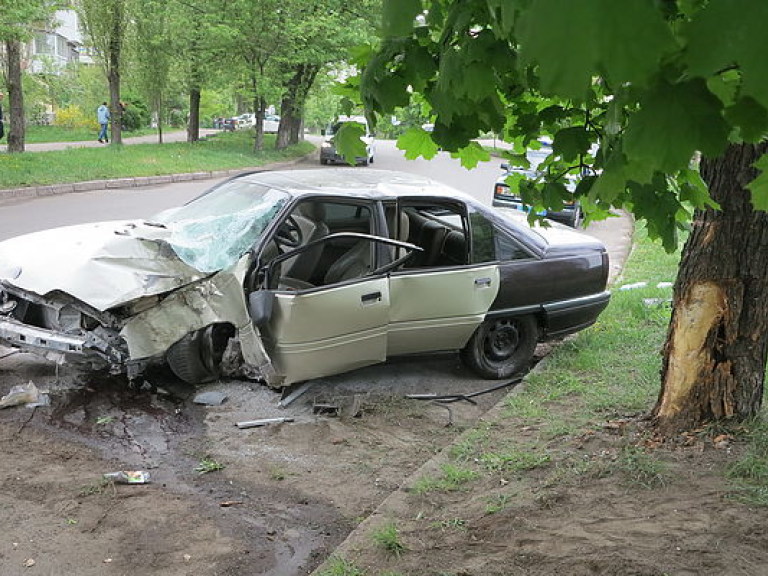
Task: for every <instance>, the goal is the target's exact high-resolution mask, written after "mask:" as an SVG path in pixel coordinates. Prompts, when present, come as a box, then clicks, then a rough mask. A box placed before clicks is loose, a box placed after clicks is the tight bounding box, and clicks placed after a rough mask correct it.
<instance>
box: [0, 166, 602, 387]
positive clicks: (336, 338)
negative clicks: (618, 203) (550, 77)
mask: <svg viewBox="0 0 768 576" xmlns="http://www.w3.org/2000/svg"><path fill="white" fill-rule="evenodd" d="M607 278H608V255H607V253H606V250H605V247H604V246H603V245H602V244H601V243H600V242H599V241H597V240H595V239H593V238H591V237H589V236H586V235H584V234H581V233H579V232H576V231H573V230H569V229H567V228H566V227H564V226H559V225H556V224H553V225H551V226H549V227H539V226H536V227H531V226H529V225H528V223H527V222H526V221H525V215H524V214H520V213H516V212H515V211H514V210H505V209H498V210H497V209H492V208H488V207H486V206H483V205H482V204H480V203H478V202H477V201H475V200H473V199H472V198H470V197H468V196H465V195H463V194H461V193H459V192H456V191H455V190H453V189H451V188H449V187H446V186H444V185H442V184H439V183H437V182H434V181H431V180H428V179H425V178H421V177H417V176H412V175H409V174H403V173H396V172H388V171H379V170H370V171H364V172H359V171H352V170H347V169H332V170H296V171H284V172H257V173H251V174H245V175H242V176H238V177H235V178H232V179H230V180H227V181H225V182H223V183H221V184H219V185H218V186H216V187H214V188H212V189H211V190H209V191H208V192H206V193H204V194H203V195H201V196H199V197H198V198H196V199H195V200H192V201H191V202H189V203H187V204H186V205H184V206H181V207H179V208H175V209H172V210H169V211H166V212H163V213H161V214H159V215H157V216H155V217H152V218H149V219H146V220H137V221H129V222H105V223H96V224H84V225H77V226H69V227H64V228H57V229H52V230H47V231H44V232H37V233H33V234H27V235H24V236H20V237H17V238H12V239H10V240H6V241H4V242H2V243H0V344H2V345H5V346H10V347H14V348H18V349H21V350H24V351H27V352H33V353H36V354H40V355H42V356H45V357H47V358H49V359H51V360H54V361H56V362H59V363H71V364H75V363H76V364H79V365H84V366H85V367H88V368H92V369H109V370H111V371H112V372H113V373H124V374H127V376H128V378H129V379H130V380H133V379H136V378H138V377H139V376H140V375H141V374H142V373H143V372H144V371H145V370H146V369H147V368H148V367H149V366H151V365H154V364H159V363H163V362H165V363H167V364H168V365H169V366H170V368H171V370H172V371H173V372H174V373H175V374H176V375H177V376H178V377H179V378H181V379H182V380H184V381H186V382H189V383H193V384H196V383H202V382H207V381H210V380H213V379H216V378H218V377H220V375H221V373H222V370H223V369H226V371H227V373H237V374H241V375H245V376H248V377H250V378H253V379H258V380H261V381H263V382H266V383H267V384H269V385H271V386H274V387H280V386H287V385H290V384H293V383H296V382H300V381H304V380H308V379H311V378H318V377H321V376H327V375H332V374H338V373H341V372H345V371H349V370H353V369H356V368H359V367H362V366H367V365H370V364H374V363H378V362H383V361H385V360H386V359H387V357H390V356H395V355H403V354H421V353H428V352H436V351H450V350H456V351H460V353H461V358H462V360H463V361H464V362H465V363H466V365H467V366H468V367H469V368H471V369H472V370H473V371H474V372H476V373H477V374H479V375H480V376H482V377H485V378H506V377H510V376H512V375H516V374H518V373H521V372H523V371H525V370H526V369H527V368H528V366H529V364H530V361H531V359H532V356H533V352H534V349H535V347H536V344H537V343H538V342H540V341H543V340H546V339H551V338H555V337H559V336H563V335H565V334H569V333H572V332H576V331H578V330H581V329H583V328H586V327H587V326H590V325H591V324H593V323H594V322H595V320H596V319H597V317H598V315H599V314H600V312H601V311H602V310H603V309H604V308H605V306H606V305H607V303H608V301H609V297H610V296H609V293H608V292H607V291H606V282H607Z"/></svg>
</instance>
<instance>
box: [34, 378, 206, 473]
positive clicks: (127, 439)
mask: <svg viewBox="0 0 768 576" xmlns="http://www.w3.org/2000/svg"><path fill="white" fill-rule="evenodd" d="M193 392H194V390H192V389H189V390H183V391H182V393H172V392H168V391H165V390H163V391H161V393H158V392H156V391H150V390H132V389H130V388H129V387H128V386H127V383H126V381H125V379H124V378H120V377H110V376H104V375H100V376H99V375H96V376H92V377H90V378H87V379H86V380H85V381H84V382H83V383H82V384H81V385H80V386H77V387H70V388H67V389H60V390H57V391H56V392H54V393H52V394H51V406H50V407H49V408H48V409H46V411H45V414H46V416H45V420H46V422H47V426H48V427H49V429H52V430H53V431H55V433H57V434H61V435H64V436H68V437H69V438H70V439H72V438H73V437H75V438H76V439H77V440H78V441H79V442H82V443H84V444H86V445H87V446H89V447H91V448H94V449H96V450H98V451H99V452H101V453H103V454H104V456H105V457H108V458H111V459H117V460H119V461H121V463H124V464H125V465H126V466H130V467H132V468H140V469H152V468H157V467H159V466H161V465H162V466H163V468H164V469H165V470H167V471H170V470H172V469H173V468H174V466H175V464H177V463H178V462H177V459H178V457H177V455H176V452H177V451H176V450H174V449H173V448H174V446H176V445H178V444H179V443H180V442H183V441H184V440H185V439H188V438H190V437H192V436H195V435H196V434H198V433H200V432H201V431H202V429H203V424H202V421H203V412H202V411H201V410H200V409H199V408H198V407H196V406H194V405H193V404H192V403H191V401H190V399H189V396H190V395H191V394H192V393H193ZM169 473H170V476H171V477H172V476H173V473H172V472H169Z"/></svg>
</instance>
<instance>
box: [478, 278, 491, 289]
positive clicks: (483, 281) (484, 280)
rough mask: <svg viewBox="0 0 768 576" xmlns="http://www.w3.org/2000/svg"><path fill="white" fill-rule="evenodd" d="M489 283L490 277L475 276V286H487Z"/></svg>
mask: <svg viewBox="0 0 768 576" xmlns="http://www.w3.org/2000/svg"><path fill="white" fill-rule="evenodd" d="M490 285H491V279H490V278H475V288H488V287H489V286H490Z"/></svg>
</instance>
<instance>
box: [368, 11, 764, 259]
mask: <svg viewBox="0 0 768 576" xmlns="http://www.w3.org/2000/svg"><path fill="white" fill-rule="evenodd" d="M384 5H385V8H384V22H383V39H382V41H381V43H380V44H379V45H378V46H376V47H375V49H373V50H371V51H370V52H368V53H367V54H365V55H364V57H363V62H364V67H365V68H364V73H363V75H362V79H361V80H362V97H363V101H364V102H365V104H366V105H367V107H368V108H369V109H370V110H372V111H373V112H374V113H378V114H380V115H389V114H391V113H393V111H394V110H395V109H396V108H397V107H399V106H403V105H405V104H406V103H408V101H409V100H410V98H411V97H412V95H413V94H419V95H420V96H423V97H424V99H425V101H426V102H427V104H428V106H429V108H430V110H431V113H432V115H433V116H434V119H435V128H434V132H433V133H432V134H431V136H430V135H428V134H425V133H423V131H422V130H421V129H420V128H418V127H414V128H412V129H411V130H410V131H409V132H407V133H406V134H404V135H403V136H402V137H401V139H400V146H401V147H402V148H404V149H406V150H407V151H408V153H409V154H410V155H412V156H417V155H423V156H425V157H430V156H432V155H434V154H435V152H436V150H437V145H439V146H441V147H442V148H444V149H447V150H451V151H455V152H456V153H457V154H458V155H459V156H460V157H462V159H463V161H464V162H465V163H466V164H467V165H470V166H471V165H473V164H474V163H476V161H477V160H478V159H481V158H482V157H483V156H482V153H481V152H479V151H478V149H477V148H476V147H475V146H473V145H472V143H471V140H472V138H475V137H477V136H478V135H479V134H481V133H484V132H494V133H497V134H499V135H501V137H502V138H504V139H505V140H507V141H508V142H510V143H512V144H513V153H512V158H511V159H512V160H514V162H515V163H516V164H521V163H525V158H524V152H525V150H526V148H528V147H530V146H531V145H533V146H536V140H537V139H538V138H541V137H542V136H550V137H551V138H552V140H553V154H552V155H551V156H550V158H549V160H548V162H547V163H546V164H545V166H544V167H545V168H546V176H547V177H546V178H545V179H543V180H542V181H541V182H539V183H538V184H537V185H531V184H530V183H528V184H526V185H525V186H526V190H525V196H524V197H525V199H526V200H528V201H529V203H530V204H532V205H534V206H542V207H543V206H547V205H549V206H557V204H558V203H560V202H562V201H563V200H566V199H567V198H569V195H570V193H569V192H568V191H567V189H566V187H565V185H564V176H565V175H566V174H567V173H577V174H580V175H583V176H584V177H583V178H582V180H581V183H580V185H579V187H578V189H577V191H576V195H577V196H579V197H581V201H582V204H583V205H584V207H585V210H586V212H587V217H588V218H590V217H591V218H601V217H604V216H605V215H606V211H607V209H608V208H609V207H611V206H613V207H626V208H629V209H630V210H632V211H633V212H634V213H635V215H636V216H638V217H640V218H644V219H646V220H647V221H648V226H649V230H650V232H651V234H653V235H655V236H659V237H661V238H662V239H663V241H664V244H665V246H666V247H667V248H670V249H671V248H673V247H674V246H675V245H676V231H677V229H678V228H679V227H680V226H681V224H682V223H683V222H687V221H689V220H690V216H691V208H692V207H696V208H702V207H704V206H706V205H713V202H712V200H711V199H710V198H709V196H708V194H707V191H706V187H705V186H704V185H703V183H702V181H701V179H700V177H699V175H698V172H697V171H696V170H694V169H692V168H691V160H692V158H694V157H695V155H696V154H697V153H702V154H704V155H707V156H712V157H714V156H717V155H719V154H721V153H722V152H723V151H724V150H725V148H726V146H727V145H728V144H729V143H732V142H749V143H754V142H757V141H759V140H760V139H761V138H762V137H763V136H764V134H765V132H766V129H768V68H766V66H765V65H764V63H763V57H762V50H761V48H762V38H763V37H762V27H763V23H764V22H766V21H768V3H765V2H763V1H761V0H743V1H740V2H732V1H729V0H710V1H706V0H681V1H679V2H676V1H674V0H665V1H658V2H654V1H651V0H623V1H622V2H615V1H613V0H582V1H580V2H572V1H570V0H470V1H464V2H456V1H452V0H434V1H421V0H385V3H384ZM596 145H597V146H596ZM758 167H759V168H761V169H764V168H766V167H768V160H766V159H761V160H760V161H759V164H758ZM750 189H751V191H752V194H753V196H752V199H753V204H754V206H755V207H756V208H762V209H764V208H768V176H766V175H761V176H760V177H759V178H757V179H756V180H755V181H754V182H752V183H751V184H750Z"/></svg>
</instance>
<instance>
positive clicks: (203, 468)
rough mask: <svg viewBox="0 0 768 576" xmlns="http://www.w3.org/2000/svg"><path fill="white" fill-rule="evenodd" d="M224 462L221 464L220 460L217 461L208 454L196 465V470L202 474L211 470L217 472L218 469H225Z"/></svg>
mask: <svg viewBox="0 0 768 576" xmlns="http://www.w3.org/2000/svg"><path fill="white" fill-rule="evenodd" d="M223 469H224V464H221V463H220V462H217V461H216V460H214V459H213V458H211V457H209V456H206V457H204V458H202V459H201V460H200V462H199V463H198V465H197V466H196V467H195V472H197V473H198V474H200V475H203V474H208V473H210V472H216V471H218V470H223Z"/></svg>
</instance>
